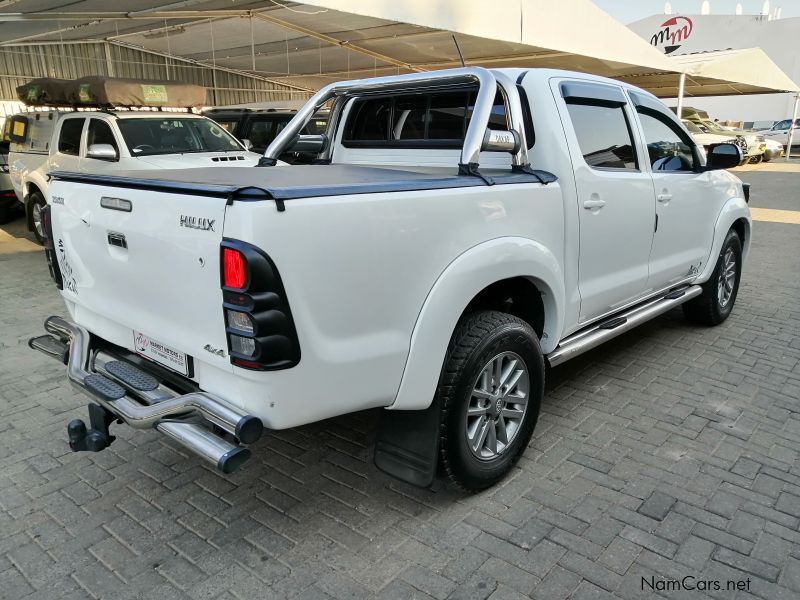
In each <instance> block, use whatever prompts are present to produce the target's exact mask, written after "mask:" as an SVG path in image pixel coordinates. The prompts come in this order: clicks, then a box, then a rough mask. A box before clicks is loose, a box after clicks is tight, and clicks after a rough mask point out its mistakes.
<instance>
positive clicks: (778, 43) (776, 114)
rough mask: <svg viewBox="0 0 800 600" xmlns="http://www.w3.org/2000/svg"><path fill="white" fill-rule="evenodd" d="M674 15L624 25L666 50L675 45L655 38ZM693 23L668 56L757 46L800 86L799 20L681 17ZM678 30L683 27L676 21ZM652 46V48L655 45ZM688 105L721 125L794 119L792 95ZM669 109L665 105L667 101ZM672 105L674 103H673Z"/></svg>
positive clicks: (697, 100)
mask: <svg viewBox="0 0 800 600" xmlns="http://www.w3.org/2000/svg"><path fill="white" fill-rule="evenodd" d="M676 16H678V15H654V16H652V17H647V18H646V19H642V20H641V21H636V22H635V23H631V24H630V25H628V27H630V29H631V30H632V31H633V32H634V33H636V34H638V35H639V36H641V37H643V38H644V39H645V40H647V41H648V42H650V43H653V45H655V46H656V47H657V48H659V49H661V50H662V51H665V52H666V50H668V49H669V47H670V46H672V45H674V44H672V43H671V42H668V41H662V40H661V39H660V38H657V39H653V36H655V35H656V34H657V33H658V32H659V31H660V30H661V29H662V27H661V26H662V24H663V23H665V22H667V21H668V20H670V19H671V18H673V17H676ZM680 17H685V18H688V19H690V20H691V22H692V27H691V32H690V34H689V35H688V36H687V37H686V38H685V39H680V40H676V41H677V43H678V47H677V48H675V49H674V50H672V51H671V52H669V53H668V54H669V56H678V55H681V54H689V53H694V52H710V51H713V50H730V49H742V48H755V47H760V48H761V49H762V50H764V52H766V53H767V55H768V56H769V57H770V58H771V59H772V61H773V62H774V63H775V64H776V65H778V67H780V68H781V69H782V70H783V72H784V73H786V74H787V75H788V76H789V77H790V78H791V79H792V80H793V81H794V82H795V83H798V84H800V52H798V46H797V43H798V40H800V17H795V18H788V19H776V20H772V21H770V20H768V19H767V17H766V16H760V15H739V16H736V15H680ZM678 26H679V27H681V28H682V27H685V26H686V22H685V21H684V20H679V22H678ZM654 42H655V43H654ZM685 102H686V104H687V105H689V106H694V107H697V108H701V109H703V110H706V111H708V114H709V115H710V116H712V117H714V118H718V119H722V120H734V121H746V122H761V123H762V124H763V123H772V122H773V121H778V120H780V119H788V118H789V117H791V115H792V108H793V105H794V97H793V96H792V95H791V94H764V95H751V96H726V97H716V98H715V97H708V98H689V97H687V99H686V101H685ZM668 104H669V102H668ZM673 104H674V103H673Z"/></svg>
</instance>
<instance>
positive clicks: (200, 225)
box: [180, 215, 217, 231]
mask: <svg viewBox="0 0 800 600" xmlns="http://www.w3.org/2000/svg"><path fill="white" fill-rule="evenodd" d="M216 221H217V220H216V219H206V218H205V217H192V216H189V215H181V221H180V225H181V227H188V228H189V229H200V230H201V231H214V223H216Z"/></svg>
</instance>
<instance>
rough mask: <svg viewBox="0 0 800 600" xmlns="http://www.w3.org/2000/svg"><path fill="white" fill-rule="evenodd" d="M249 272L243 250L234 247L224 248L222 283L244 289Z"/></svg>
mask: <svg viewBox="0 0 800 600" xmlns="http://www.w3.org/2000/svg"><path fill="white" fill-rule="evenodd" d="M246 279H247V273H246V272H245V264H244V257H243V256H242V253H241V252H238V251H237V250H234V249H232V248H223V249H222V285H223V286H225V287H229V288H233V289H236V290H241V289H244V284H245V280H246Z"/></svg>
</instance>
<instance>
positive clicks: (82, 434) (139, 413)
mask: <svg viewBox="0 0 800 600" xmlns="http://www.w3.org/2000/svg"><path fill="white" fill-rule="evenodd" d="M44 327H45V330H47V331H48V334H46V335H43V336H39V337H35V338H32V339H31V340H30V341H29V342H28V345H29V346H30V347H31V348H33V349H35V350H39V351H40V352H42V353H44V354H46V355H47V356H50V357H52V358H55V359H56V360H58V361H59V362H61V363H63V364H66V365H67V376H68V377H69V380H70V383H72V385H73V386H74V387H76V388H77V389H79V390H80V391H81V392H83V393H84V394H86V395H87V396H89V397H90V398H91V399H92V402H91V403H90V404H89V427H88V428H87V427H86V423H84V422H83V421H82V420H80V419H75V420H73V421H71V422H70V423H69V425H68V426H67V434H68V436H69V446H70V448H71V449H72V450H73V451H75V452H81V451H90V452H99V451H101V450H103V449H105V448H107V447H108V446H109V445H110V444H111V443H112V442H113V441H114V439H115V438H114V436H113V435H111V433H110V431H109V426H110V425H111V424H112V423H114V422H115V421H116V422H118V423H127V424H128V425H130V426H131V427H135V428H138V429H146V428H155V429H157V430H158V431H160V432H161V433H163V434H165V435H167V436H169V437H171V438H172V439H173V440H175V441H176V442H178V443H179V444H181V445H183V446H184V447H186V448H187V449H188V450H191V451H192V452H193V453H195V454H197V455H198V456H200V457H201V458H203V459H205V460H206V461H208V462H210V463H211V464H213V465H215V466H216V467H217V469H219V470H220V471H222V472H223V473H232V472H233V471H235V470H236V469H238V468H239V467H240V466H241V465H242V464H243V463H244V462H245V461H246V460H247V459H248V458H250V450H248V449H247V448H243V447H242V446H240V445H239V442H241V443H244V444H252V443H254V442H256V441H257V440H258V439H259V438H260V437H261V434H262V432H263V430H264V425H263V423H262V422H261V419H259V418H257V417H254V416H252V415H248V414H247V413H245V412H243V411H242V410H241V409H239V408H237V407H235V406H232V405H230V404H228V403H227V402H225V401H224V400H222V399H221V398H217V397H215V396H212V395H211V394H208V393H206V392H202V391H196V392H190V393H188V394H179V393H178V392H176V391H175V390H173V389H172V388H170V387H168V386H166V385H164V384H163V383H162V382H161V381H159V380H158V379H157V378H156V377H154V376H153V375H151V374H150V373H148V372H146V371H145V370H144V369H142V368H140V367H139V366H137V365H135V364H133V363H131V362H128V361H126V360H125V358H124V357H122V356H116V355H115V354H112V353H111V352H112V351H106V350H99V349H91V348H90V347H89V342H90V336H89V332H88V331H87V330H86V329H84V328H83V327H80V326H79V325H76V324H75V323H72V322H70V321H67V320H66V319H62V318H61V317H50V318H48V319H47V320H46V321H45V323H44ZM226 434H227V435H226ZM231 439H232V440H233V442H232V441H230V440H231Z"/></svg>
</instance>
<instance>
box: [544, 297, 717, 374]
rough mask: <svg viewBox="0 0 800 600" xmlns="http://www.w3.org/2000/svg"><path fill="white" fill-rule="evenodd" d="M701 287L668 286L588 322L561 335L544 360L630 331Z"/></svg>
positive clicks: (559, 359)
mask: <svg viewBox="0 0 800 600" xmlns="http://www.w3.org/2000/svg"><path fill="white" fill-rule="evenodd" d="M702 291H703V290H702V288H701V287H700V286H699V285H690V286H687V287H684V288H679V289H677V290H672V291H671V292H669V293H667V294H665V295H663V296H659V297H658V298H655V299H653V300H648V301H646V302H643V303H642V304H637V305H636V306H634V307H631V308H629V309H628V310H625V311H623V312H621V313H618V314H616V315H614V316H613V317H611V318H609V319H606V320H605V321H601V322H600V323H595V324H593V325H590V326H589V327H587V328H586V329H582V330H580V331H578V332H576V333H573V334H572V335H570V336H568V337H566V338H564V339H563V340H562V341H561V343H560V344H559V345H558V346H557V347H556V349H555V350H553V351H552V352H551V353H550V354H548V355H547V360H548V361H549V362H550V366H552V367H555V366H556V365H560V364H561V363H563V362H566V361H568V360H569V359H570V358H575V357H576V356H578V355H580V354H583V353H584V352H586V351H588V350H591V349H592V348H596V347H597V346H599V345H600V344H602V343H603V342H606V341H608V340H610V339H611V338H615V337H617V336H618V335H621V334H623V333H625V332H626V331H630V330H631V329H633V328H634V327H636V326H638V325H641V324H642V323H644V322H645V321H649V320H650V319H652V318H654V317H657V316H658V315H661V314H664V313H665V312H668V311H670V310H672V309H673V308H675V307H676V306H679V305H681V304H683V303H684V302H687V301H689V300H691V299H692V298H696V297H697V296H699V295H700V294H701V293H702Z"/></svg>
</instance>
